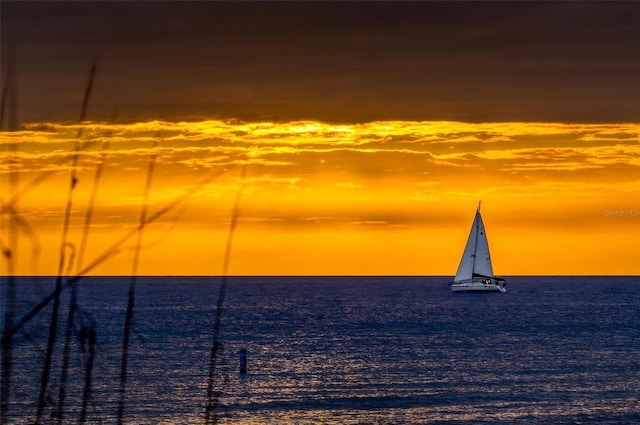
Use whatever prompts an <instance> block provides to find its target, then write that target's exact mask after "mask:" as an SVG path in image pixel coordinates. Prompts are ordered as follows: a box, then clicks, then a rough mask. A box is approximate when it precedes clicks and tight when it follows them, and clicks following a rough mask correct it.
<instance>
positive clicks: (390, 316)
mask: <svg viewBox="0 0 640 425" xmlns="http://www.w3.org/2000/svg"><path fill="white" fill-rule="evenodd" d="M448 280H449V278H446V277H232V278H230V279H229V281H228V286H227V292H226V296H225V302H224V311H223V314H222V318H221V328H220V342H221V343H222V349H221V351H219V352H218V357H217V360H216V371H215V375H214V377H215V390H216V392H217V394H218V397H217V399H216V402H217V403H216V409H215V414H216V419H217V423H219V424H430V423H440V424H470V423H471V424H473V423H491V424H496V423H504V424H510V423H523V424H592V423H599V424H600V423H605V424H607V423H608V424H633V423H635V424H638V423H640V279H639V278H637V277H511V278H508V279H507V282H508V286H507V289H508V292H507V293H506V294H465V293H463V294H460V293H452V292H451V291H450V289H449V287H448V285H447V283H448ZM220 281H221V280H220V278H206V277H161V278H156V277H145V278H140V279H139V280H138V284H137V290H136V308H135V312H134V319H133V328H132V336H131V343H130V352H129V367H128V378H127V379H128V380H127V401H126V406H125V414H124V418H125V422H126V423H129V424H201V423H205V422H204V418H205V407H206V405H207V400H208V397H207V377H208V373H209V357H210V351H211V343H212V330H213V323H214V317H215V309H216V301H217V299H218V290H219V287H220ZM53 284H54V279H52V278H19V279H18V281H17V293H18V297H17V300H18V310H17V317H18V318H19V317H22V315H23V314H24V313H25V312H27V311H29V309H30V308H32V307H33V306H34V305H36V304H37V303H38V302H39V301H41V300H42V299H43V298H44V297H45V296H46V295H47V294H49V293H50V292H51V291H52V289H53ZM2 285H3V287H2V294H3V296H4V294H5V290H6V288H5V285H6V278H3V279H2ZM128 285H129V279H128V278H123V277H118V278H111V277H110V278H97V277H96V278H86V279H84V280H83V281H81V283H80V286H79V303H80V307H81V309H80V312H79V313H78V314H77V315H76V320H75V322H74V329H75V332H74V339H73V344H72V345H71V350H70V360H69V365H70V366H69V376H68V383H67V385H66V399H65V400H66V401H65V416H64V421H63V423H78V415H79V411H80V406H81V398H82V397H81V394H82V388H83V385H84V371H85V370H86V365H87V361H88V356H89V350H88V347H87V343H86V339H84V340H82V338H81V332H80V329H81V328H82V326H89V325H91V326H93V327H94V328H95V330H96V336H97V339H96V351H95V359H94V367H93V371H92V375H91V378H92V380H91V386H92V397H91V399H90V400H89V402H88V405H89V408H88V412H87V417H88V420H87V423H95V424H102V423H104V424H111V423H116V415H117V404H118V387H119V368H120V355H121V350H122V335H123V326H124V320H125V319H124V318H125V310H126V305H127V290H128ZM68 299H69V291H68V290H67V291H65V292H64V293H63V295H62V302H61V310H60V311H61V315H60V324H59V332H58V339H57V343H56V349H55V352H54V356H53V365H52V369H51V371H52V372H51V385H49V390H48V394H47V405H46V406H45V411H44V416H43V418H44V420H43V423H53V419H52V418H51V415H52V412H53V410H54V408H55V406H56V404H57V399H58V390H59V383H60V369H61V358H62V345H63V340H64V328H65V323H66V322H65V320H66V317H67V311H68ZM51 311H52V308H51V305H49V306H48V307H47V308H45V309H44V310H43V311H42V312H41V313H39V314H38V315H36V316H35V317H34V319H33V320H31V321H30V322H29V323H28V324H27V325H26V326H25V327H24V328H23V329H22V331H21V332H20V333H19V334H18V335H17V336H16V337H15V338H14V339H13V349H12V352H13V367H12V385H11V398H10V409H9V418H10V420H9V423H15V424H26V423H30V422H32V421H33V418H34V415H35V412H36V406H37V401H38V388H39V386H40V380H41V374H42V364H43V359H44V356H45V349H46V343H47V335H48V323H49V321H50V317H51ZM81 341H83V343H81ZM242 348H245V349H246V350H247V373H246V374H240V373H239V352H240V350H241V349H242Z"/></svg>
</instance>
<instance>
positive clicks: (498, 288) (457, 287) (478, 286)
mask: <svg viewBox="0 0 640 425" xmlns="http://www.w3.org/2000/svg"><path fill="white" fill-rule="evenodd" d="M451 290H452V291H453V292H502V293H504V292H507V288H505V287H504V286H503V285H498V284H495V283H489V284H487V283H480V282H469V283H452V284H451Z"/></svg>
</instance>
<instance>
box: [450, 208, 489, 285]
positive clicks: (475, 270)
mask: <svg viewBox="0 0 640 425" xmlns="http://www.w3.org/2000/svg"><path fill="white" fill-rule="evenodd" d="M474 276H483V277H493V267H491V255H490V254H489V242H487V233H486V232H485V230H484V223H483V222H482V216H481V215H480V205H478V209H477V210H476V216H475V218H474V220H473V225H472V226H471V232H470V233H469V239H468V240H467V245H466V246H465V247H464V253H463V254H462V259H461V260H460V265H459V266H458V272H457V273H456V277H455V278H454V279H453V282H454V283H458V282H470V281H471V280H472V279H473V277H474Z"/></svg>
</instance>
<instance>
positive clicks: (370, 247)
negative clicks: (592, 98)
mask: <svg viewBox="0 0 640 425" xmlns="http://www.w3.org/2000/svg"><path fill="white" fill-rule="evenodd" d="M79 127H82V128H83V138H82V140H81V152H80V157H79V162H78V176H79V178H78V182H79V183H78V185H77V187H76V191H75V193H74V201H73V211H72V216H71V227H70V233H69V241H70V242H71V244H72V245H73V248H69V250H72V249H78V244H79V241H80V235H81V232H82V226H83V224H82V223H83V221H84V215H85V210H86V207H87V204H88V199H89V194H90V192H91V187H92V182H93V178H94V173H95V170H96V166H97V164H99V162H100V160H101V158H103V157H104V158H105V164H104V172H103V176H102V179H101V181H100V186H99V188H98V193H97V197H96V206H95V212H94V218H93V222H92V226H91V232H90V236H89V241H88V245H87V253H86V255H85V260H84V264H83V266H86V265H89V264H91V262H92V261H93V260H94V259H95V258H98V257H99V256H100V255H101V254H102V253H103V252H105V250H108V249H109V247H110V246H112V245H113V244H114V243H116V242H118V241H119V240H121V239H122V238H123V237H124V236H125V235H126V234H127V233H128V232H129V233H130V232H132V231H133V229H135V227H136V226H137V220H138V216H139V211H140V207H141V202H142V199H143V188H144V181H145V177H146V170H147V164H148V161H149V158H150V155H151V154H152V153H156V154H157V163H156V167H155V172H154V174H153V182H152V187H151V193H150V197H149V215H150V216H152V215H153V214H154V213H156V212H158V211H161V210H162V209H163V208H165V207H167V206H173V208H171V209H170V210H169V211H168V212H166V214H163V215H162V216H161V217H159V218H158V219H157V220H155V221H154V222H153V223H151V224H149V226H147V228H146V230H145V236H144V248H143V249H144V251H143V253H142V257H141V262H140V273H141V274H150V275H165V274H168V275H181V274H192V275H217V274H220V273H221V271H222V262H223V255H224V248H225V244H226V238H227V228H228V225H229V221H230V214H231V211H232V204H233V202H234V199H235V196H236V193H237V191H238V190H241V192H242V197H241V207H240V216H239V220H238V226H237V229H236V233H235V235H234V240H233V253H232V257H231V263H230V269H229V272H230V274H233V275H324V274H327V275H342V274H347V275H371V274H374V275H378V274H394V275H398V274H400V275H405V274H407V275H453V274H454V273H455V270H456V268H457V265H458V261H459V258H460V255H461V252H462V249H463V247H464V243H465V241H466V237H467V234H468V231H469V226H470V225H471V221H472V219H473V214H474V211H475V208H476V206H477V201H479V200H482V202H483V204H482V211H483V216H484V219H485V224H486V226H487V232H488V234H489V243H490V247H491V250H492V256H493V261H494V270H495V271H496V273H498V274H502V275H519V274H533V275H541V274H640V171H639V170H640V146H639V144H638V141H639V140H638V134H639V133H640V125H639V124H558V123H481V124H473V123H461V122H402V121H387V122H371V123H362V124H327V123H321V122H312V121H304V122H288V123H272V122H249V123H247V122H233V121H200V122H162V121H152V122H141V123H131V124H105V123H85V124H82V125H67V124H60V123H36V124H29V125H26V126H25V127H24V128H23V130H22V131H18V132H11V133H9V132H7V133H2V134H1V135H0V136H1V137H2V145H3V149H2V169H1V172H2V175H1V177H2V180H1V184H2V187H1V188H2V211H3V214H2V232H1V235H0V236H1V239H2V244H3V246H2V248H3V250H5V249H6V247H7V246H8V243H9V242H8V240H9V239H8V238H9V237H8V230H9V227H10V226H9V217H10V214H9V213H8V211H9V210H10V208H9V206H10V205H11V203H12V200H13V201H15V203H13V205H14V206H15V207H16V209H17V210H18V212H19V220H20V223H21V224H20V225H18V226H17V228H19V229H20V237H19V244H18V252H17V258H16V260H17V262H16V264H17V273H18V274H23V275H29V274H45V275H47V274H55V273H56V271H57V264H58V258H59V250H60V248H59V244H60V239H61V234H62V222H63V214H64V207H65V203H66V199H67V193H68V186H69V171H70V166H71V157H72V151H73V147H74V144H75V142H76V140H75V135H76V134H77V131H78V129H79ZM154 139H158V141H159V145H158V147H157V148H155V149H153V148H152V145H153V141H154ZM103 142H108V145H103ZM12 164H17V165H15V166H13V169H16V170H18V173H17V174H18V189H16V188H15V187H13V186H12V184H11V183H10V178H9V176H10V174H11V173H10V170H11V169H12ZM240 165H246V166H247V168H246V170H247V174H246V176H245V177H244V178H240V167H239V166H240ZM34 179H38V182H37V184H35V185H33V184H31V182H33V181H34ZM176 201H179V202H176ZM134 239H135V238H130V239H128V240H126V241H125V242H124V243H123V244H122V245H119V246H118V249H116V250H114V251H113V255H111V256H109V258H108V259H107V260H106V261H104V262H101V263H100V264H99V265H97V266H96V267H94V268H92V269H91V271H90V272H89V274H98V275H110V274H124V275H126V274H129V273H130V271H131V265H130V264H131V257H132V247H133V246H134ZM38 253H39V254H38ZM76 269H77V265H73V266H71V267H69V270H76ZM7 270H8V269H7V259H6V258H3V263H2V274H3V275H4V274H6V273H7Z"/></svg>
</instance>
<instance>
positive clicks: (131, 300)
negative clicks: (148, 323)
mask: <svg viewBox="0 0 640 425" xmlns="http://www.w3.org/2000/svg"><path fill="white" fill-rule="evenodd" d="M157 146H158V138H157V137H156V139H155V140H154V141H153V151H152V153H151V157H150V158H149V166H148V168H147V180H146V182H145V186H144V195H143V196H144V197H143V201H142V208H140V220H139V224H138V231H137V240H136V247H135V250H134V252H133V263H132V266H131V283H130V284H129V295H128V304H127V313H126V318H125V322H124V337H123V339H122V358H121V363H120V398H119V401H118V425H121V424H122V420H123V417H124V405H125V401H126V390H127V364H128V361H129V337H130V334H131V323H132V321H133V310H134V308H135V296H136V279H137V275H138V263H139V261H140V251H141V247H142V236H143V233H144V228H145V222H146V220H147V208H148V202H149V192H150V190H151V182H152V181H153V171H154V168H155V164H156V157H157V151H156V148H157Z"/></svg>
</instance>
